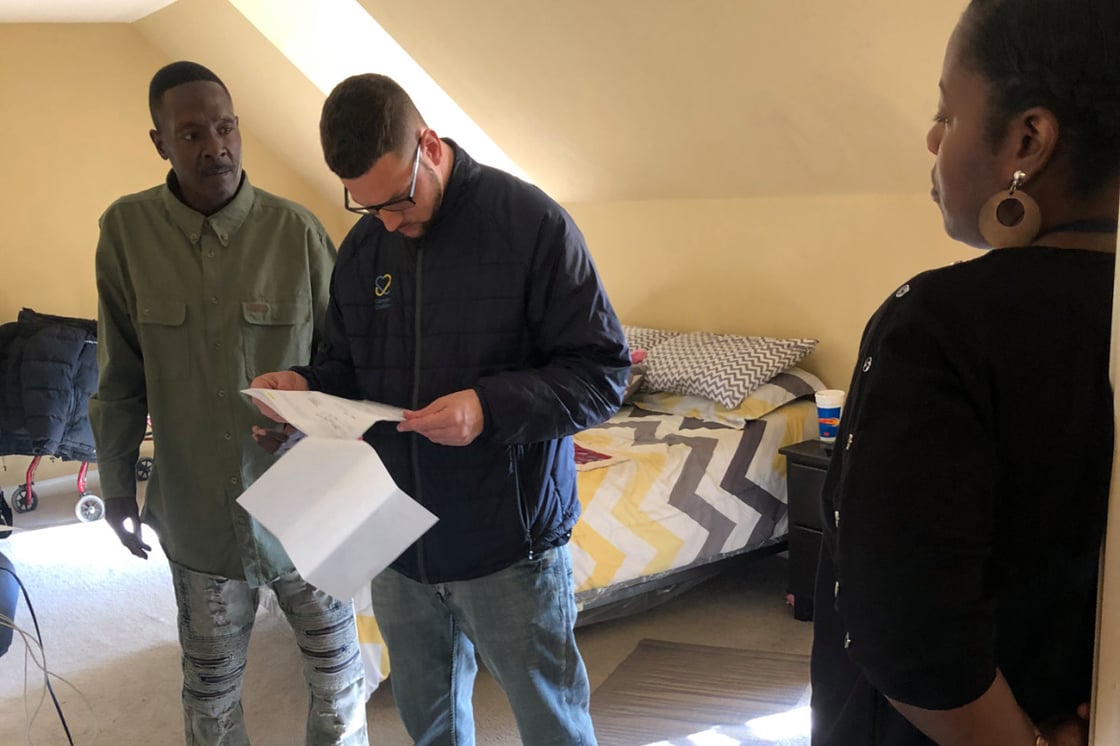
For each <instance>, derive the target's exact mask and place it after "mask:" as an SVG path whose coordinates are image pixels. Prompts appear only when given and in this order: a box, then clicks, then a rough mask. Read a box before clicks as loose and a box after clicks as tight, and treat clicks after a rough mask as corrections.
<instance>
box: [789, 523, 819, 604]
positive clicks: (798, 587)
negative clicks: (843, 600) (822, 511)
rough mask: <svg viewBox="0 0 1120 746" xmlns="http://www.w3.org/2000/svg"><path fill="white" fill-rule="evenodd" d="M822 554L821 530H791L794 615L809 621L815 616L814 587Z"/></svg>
mask: <svg viewBox="0 0 1120 746" xmlns="http://www.w3.org/2000/svg"><path fill="white" fill-rule="evenodd" d="M820 554H821V532H820V531H813V530H811V529H807V528H802V527H800V526H796V527H793V528H791V529H790V532H789V592H790V593H792V594H793V616H794V618H795V619H799V620H800V621H803V622H807V621H809V620H811V619H812V618H813V589H814V587H815V586H816V584H817V563H818V561H819V560H820Z"/></svg>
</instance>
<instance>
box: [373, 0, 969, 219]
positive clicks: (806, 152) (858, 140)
mask: <svg viewBox="0 0 1120 746" xmlns="http://www.w3.org/2000/svg"><path fill="white" fill-rule="evenodd" d="M360 2H361V3H362V5H363V6H364V7H365V8H366V9H367V10H369V12H370V14H371V15H372V16H373V17H374V18H376V19H377V21H378V22H379V23H380V24H381V25H382V26H383V27H385V29H386V30H387V31H388V32H389V33H390V34H392V35H393V36H394V37H395V38H396V39H397V41H398V42H400V44H401V45H402V46H403V47H404V48H405V49H407V50H408V51H409V53H410V54H411V55H412V56H413V57H414V58H415V59H416V60H417V61H418V62H419V63H420V64H421V65H422V66H423V67H424V68H425V69H426V70H427V71H428V73H429V74H430V75H431V76H432V77H433V78H435V79H436V80H437V81H439V83H440V85H441V86H443V88H444V89H445V90H446V91H447V92H448V93H449V94H450V95H451V96H452V98H455V99H456V100H458V101H459V103H460V105H462V106H464V107H465V108H466V109H467V113H468V114H470V115H471V116H472V117H474V118H475V120H476V121H478V123H479V124H480V125H481V126H482V128H483V129H484V130H486V131H487V132H488V133H489V134H490V136H491V137H493V138H494V139H495V140H496V141H497V142H498V143H499V144H500V145H501V146H502V147H503V148H504V149H505V151H506V152H507V153H508V154H509V155H510V156H511V157H512V158H513V159H514V160H515V161H517V162H518V163H519V164H520V165H521V166H522V168H524V169H525V170H526V171H527V172H528V173H529V174H531V175H535V176H538V175H539V178H538V180H539V181H540V182H541V183H542V184H543V183H544V182H545V180H547V182H548V185H549V187H550V188H551V189H553V190H555V191H556V192H557V193H559V194H563V195H565V196H566V197H567V198H568V199H571V200H577V201H603V200H620V199H627V200H629V199H690V198H723V197H756V196H775V195H804V194H852V193H897V192H908V193H913V192H921V191H925V190H928V186H929V182H928V178H926V174H928V171H929V167H930V157H929V155H928V153H926V152H925V146H924V135H925V132H926V129H927V128H928V124H929V122H930V119H931V117H932V115H933V113H934V109H935V106H936V103H937V80H938V77H939V75H940V71H941V58H942V54H943V52H944V48H945V42H946V40H947V38H948V35H949V32H950V30H951V29H952V27H953V25H954V24H955V22H956V20H957V18H958V16H959V14H960V11H961V10H962V9H963V7H964V2H956V1H954V0H943V1H942V2H937V3H913V2H898V0H841V1H840V2H826V1H825V0H693V1H692V2H680V1H679V0H564V1H563V2H524V1H523V0H474V1H473V2H469V3H456V2H441V0H410V1H409V2H406V3H401V2H397V1H395V0H360Z"/></svg>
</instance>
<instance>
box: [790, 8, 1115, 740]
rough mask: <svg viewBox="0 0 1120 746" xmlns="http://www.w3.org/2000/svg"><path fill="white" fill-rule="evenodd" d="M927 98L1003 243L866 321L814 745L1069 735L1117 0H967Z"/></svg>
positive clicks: (1091, 503) (829, 550)
mask: <svg viewBox="0 0 1120 746" xmlns="http://www.w3.org/2000/svg"><path fill="white" fill-rule="evenodd" d="M940 88H941V100H940V104H939V106H938V111H937V116H936V118H935V121H934V124H933V127H932V129H931V130H930V133H929V136H928V145H929V149H930V151H931V152H932V153H933V154H934V155H935V156H936V161H935V165H934V168H933V173H932V180H933V192H932V194H933V198H934V201H935V202H937V204H938V205H939V206H940V208H941V212H942V215H943V217H944V223H945V229H946V231H947V232H948V234H949V235H950V236H951V237H953V238H955V239H957V240H959V241H963V242H964V243H967V244H970V245H972V246H976V247H978V248H986V249H987V248H991V249H995V250H993V251H990V252H988V253H987V254H985V255H984V256H981V257H979V258H977V259H974V260H972V261H968V262H963V263H958V264H956V265H953V266H950V267H945V268H943V269H938V270H933V271H930V272H926V273H924V274H921V275H918V276H917V277H915V278H913V279H911V280H910V281H909V282H907V283H905V284H903V285H901V286H900V287H898V288H897V289H896V290H895V291H894V292H892V293H891V295H890V296H889V297H888V299H887V300H886V302H885V303H884V304H883V305H882V306H881V307H880V308H879V310H878V311H877V312H876V313H875V315H874V316H873V317H872V319H871V321H870V322H869V323H868V325H867V328H866V330H865V332H864V336H863V340H862V342H861V345H860V353H859V359H858V362H857V367H856V370H855V374H854V377H853V379H852V382H851V385H850V389H849V394H848V406H847V409H846V410H845V412H844V418H843V422H842V426H841V430H840V435H839V437H838V439H837V443H836V451H835V454H834V456H833V459H832V463H831V466H830V469H829V472H828V478H827V480H826V483H825V487H824V495H823V501H824V505H823V510H824V519H825V520H824V526H825V529H824V542H823V549H822V556H821V565H820V570H819V574H818V580H817V589H816V598H817V604H816V607H817V610H818V611H817V617H816V622H815V624H816V626H815V639H814V643H813V659H812V678H813V702H812V705H813V744H814V745H815V746H825V745H829V746H831V745H833V744H835V745H836V746H863V745H864V744H876V745H878V744H889V745H891V746H894V745H895V744H928V743H931V742H936V743H941V744H984V745H985V746H989V745H998V746H1018V745H1021V746H1032V745H1033V744H1036V743H1040V744H1041V743H1052V744H1059V743H1080V742H1083V739H1084V738H1085V727H1084V722H1083V721H1080V720H1079V718H1078V717H1077V707H1078V705H1079V704H1081V703H1084V702H1086V701H1088V698H1089V694H1090V689H1091V683H1092V682H1091V679H1092V657H1093V640H1094V625H1095V616H1096V592H1097V563H1098V557H1099V550H1100V545H1101V539H1102V528H1103V526H1104V516H1105V510H1106V504H1107V500H1108V486H1109V472H1110V467H1111V458H1112V440H1113V435H1112V433H1113V419H1112V394H1111V390H1110V387H1109V381H1108V361H1109V338H1110V334H1109V328H1110V320H1111V300H1112V285H1113V264H1114V256H1115V246H1116V217H1117V202H1118V199H1120V186H1118V184H1120V2H1118V1H1117V0H972V2H971V3H970V4H969V6H968V8H967V9H966V10H965V12H964V14H963V16H962V17H961V20H960V23H959V24H958V26H957V28H956V30H955V31H954V33H953V35H952V37H951V38H950V40H949V44H948V48H947V50H946V54H945V62H944V67H943V69H942V75H941V84H940ZM1032 198H1033V199H1032Z"/></svg>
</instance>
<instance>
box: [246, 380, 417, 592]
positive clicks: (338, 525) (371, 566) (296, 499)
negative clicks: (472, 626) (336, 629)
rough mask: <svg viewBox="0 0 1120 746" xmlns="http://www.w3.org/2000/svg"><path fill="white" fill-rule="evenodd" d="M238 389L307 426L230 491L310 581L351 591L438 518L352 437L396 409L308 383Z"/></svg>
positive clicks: (394, 416) (297, 424)
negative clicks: (247, 482) (240, 489)
mask: <svg viewBox="0 0 1120 746" xmlns="http://www.w3.org/2000/svg"><path fill="white" fill-rule="evenodd" d="M244 393H246V394H249V395H251V396H255V397H257V398H259V399H261V400H262V401H264V402H265V403H266V404H268V406H270V407H272V408H273V409H274V410H275V411H276V412H277V413H278V414H280V415H281V416H282V417H284V418H285V419H287V420H288V422H290V423H291V424H292V425H294V426H295V427H297V428H299V429H300V430H301V431H303V432H305V433H308V434H307V436H306V437H304V438H303V439H301V440H300V441H299V442H298V443H296V444H295V445H294V446H292V447H291V449H290V450H289V451H287V452H286V453H285V454H284V455H283V456H281V457H280V458H279V459H278V460H277V461H276V463H275V464H273V465H272V466H271V467H270V468H269V469H268V471H266V472H265V473H264V474H262V475H261V477H260V478H259V479H258V480H257V481H256V482H254V483H253V484H252V485H251V486H250V487H249V489H247V490H245V492H244V493H242V495H241V497H239V498H238V499H237V501H238V502H239V503H241V505H242V507H244V508H245V509H246V510H247V511H249V514H250V515H252V516H253V518H255V519H256V520H258V521H259V522H260V523H261V525H263V526H264V527H265V528H267V529H268V530H269V531H271V532H272V533H273V534H274V535H275V536H276V538H277V539H279V540H280V544H281V545H282V546H283V547H284V549H285V550H286V551H287V552H288V556H289V557H291V558H292V562H293V564H295V566H296V570H298V571H299V574H300V575H302V576H303V578H304V579H305V580H307V581H308V582H309V583H311V584H312V585H315V586H316V587H318V588H321V589H322V590H324V591H326V592H327V593H329V594H331V595H332V596H334V597H335V598H351V597H352V596H354V595H355V594H356V593H358V592H359V591H360V590H361V589H362V587H363V586H364V585H366V584H368V583H369V581H370V580H372V579H373V577H374V576H376V575H377V574H378V573H380V572H381V571H382V570H384V569H385V568H386V567H388V566H389V564H390V563H391V562H392V561H393V560H395V559H396V558H397V557H399V556H400V555H401V553H402V552H403V551H404V550H405V549H407V548H408V547H409V546H410V545H411V544H412V543H413V542H414V541H416V540H417V539H418V538H420V537H421V536H422V535H423V534H424V532H425V531H427V530H428V529H429V528H431V527H432V526H433V525H434V524H435V522H436V521H437V520H438V519H437V518H436V516H434V515H432V513H430V512H429V511H428V510H427V509H425V508H424V507H423V506H422V505H420V504H419V503H417V502H416V501H415V500H413V499H412V498H411V497H409V496H408V495H406V494H405V493H404V492H402V491H401V490H400V488H399V487H397V485H396V483H395V482H394V481H393V478H392V477H391V476H390V475H389V472H388V470H387V469H386V468H385V465H384V464H383V463H382V462H381V459H380V457H378V455H377V452H376V451H374V450H373V448H371V447H370V445H369V444H368V443H366V442H365V441H362V440H358V438H359V437H360V436H361V434H362V433H364V432H365V431H366V430H368V429H369V428H370V426H371V425H372V424H373V423H374V422H376V421H378V420H384V419H388V420H400V419H402V416H401V415H400V414H399V413H400V411H401V410H399V409H394V408H393V407H388V406H386V405H383V404H376V403H374V402H355V401H350V400H347V399H339V398H338V397H328V396H327V395H326V394H320V395H319V396H317V397H312V396H309V395H310V394H318V393H319V392H310V391H272V390H266V389H248V390H246V391H245V392H244ZM262 394H265V395H262ZM273 394H279V395H280V396H270V395H273ZM288 394H298V395H300V396H287V395H288ZM347 405H371V406H347ZM316 433H334V435H328V436H325V437H324V436H322V435H317V434H316Z"/></svg>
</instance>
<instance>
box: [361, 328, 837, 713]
mask: <svg viewBox="0 0 1120 746" xmlns="http://www.w3.org/2000/svg"><path fill="white" fill-rule="evenodd" d="M646 331H649V332H653V331H658V330H641V329H636V328H634V327H627V336H628V337H629V339H630V344H631V348H632V349H642V350H648V354H649V357H648V359H647V361H646V364H645V365H641V366H635V376H636V377H640V378H638V385H635V386H634V387H633V389H634V390H633V391H632V392H631V393H629V395H628V397H627V399H628V403H627V404H625V405H624V406H623V407H622V409H620V410H619V412H618V413H617V414H615V416H613V417H611V418H610V419H609V420H608V421H606V422H604V423H602V424H601V425H599V426H597V427H593V428H590V429H588V430H585V431H583V432H581V433H578V434H577V435H576V436H575V443H576V462H577V470H578V490H579V499H580V503H581V505H582V507H583V514H582V516H581V518H580V521H579V523H577V525H576V527H575V529H574V530H573V532H572V539H571V542H570V544H569V547H570V549H571V553H572V564H573V574H574V584H575V590H576V603H577V606H578V608H579V610H580V613H579V621H578V624H580V625H583V624H589V623H593V622H598V621H603V620H606V619H611V618H616V617H619V616H623V615H626V614H630V613H634V612H637V611H641V610H644V609H647V608H650V607H651V606H653V605H656V604H657V603H661V602H663V601H665V600H667V599H669V598H672V597H674V596H675V595H678V594H679V593H681V592H683V591H685V590H687V589H688V588H691V587H693V586H694V585H696V584H697V583H698V582H701V581H703V580H704V579H706V578H708V577H711V576H712V575H713V574H715V573H716V572H718V571H719V569H720V567H721V566H723V565H725V564H726V563H727V562H728V561H731V560H732V559H733V558H740V557H745V556H751V555H754V554H760V553H769V552H772V551H780V550H781V549H783V548H784V544H785V537H786V534H787V530H788V515H787V505H786V468H785V458H784V457H783V456H781V455H780V454H779V453H778V449H780V448H782V447H784V446H786V445H790V444H792V443H797V442H800V441H802V440H806V439H808V438H811V437H814V436H815V434H816V428H817V416H816V407H815V405H814V404H813V402H812V394H813V392H814V391H816V390H819V389H822V388H825V386H824V384H823V383H822V382H821V381H820V380H819V379H818V378H816V377H815V376H813V375H812V374H811V373H809V372H807V371H805V370H803V369H801V368H798V367H796V366H795V365H793V364H792V363H791V361H792V362H793V363H796V362H797V361H799V360H800V359H801V358H802V357H804V356H805V355H806V354H808V351H806V350H804V349H799V350H798V351H793V352H790V353H789V354H785V355H775V356H773V359H772V360H770V361H768V362H767V364H766V365H765V366H762V368H760V369H759V370H758V371H756V372H752V374H751V376H748V378H749V380H747V381H746V382H745V383H744V382H740V383H737V384H736V385H737V386H739V389H740V390H746V391H747V394H746V395H745V396H742V397H740V398H738V400H736V396H737V394H734V393H733V394H732V395H731V396H727V395H722V394H726V392H725V391H719V390H713V389H711V388H710V387H711V385H712V383H711V380H710V379H711V378H712V377H713V376H712V375H711V374H710V371H711V370H713V367H712V366H713V365H716V366H718V365H719V364H720V361H719V360H716V361H713V360H712V359H711V357H710V355H709V356H707V357H706V356H705V355H703V354H699V355H698V354H697V352H696V350H695V349H691V350H688V351H687V352H686V353H685V355H684V357H686V358H688V360H689V361H690V363H689V365H693V364H695V365H699V366H701V367H703V368H704V369H705V371H706V372H705V375H704V376H702V378H703V381H702V382H701V383H700V384H699V386H700V388H696V387H691V386H688V385H681V384H679V383H675V382H672V381H667V380H666V379H665V378H664V376H661V377H658V376H657V375H656V371H657V370H658V369H661V370H662V371H663V370H664V369H666V368H667V367H672V366H671V365H670V363H671V362H672V356H669V357H668V358H667V357H666V356H664V355H661V354H659V351H661V350H662V346H663V345H664V344H666V343H667V342H669V341H672V340H673V338H674V336H676V335H677V334H678V333H676V332H659V334H658V335H653V336H652V337H651V336H649V335H645V334H643V332H646ZM659 335H672V336H659ZM681 336H684V335H681ZM709 336H711V335H709ZM719 336H721V337H726V336H727V335H719ZM738 339H742V338H738ZM799 342H800V343H802V344H801V347H806V346H807V347H808V350H811V349H812V346H813V345H815V340H799ZM808 343H811V344H808ZM682 344H683V343H677V344H676V346H677V347H680V346H681V345H682ZM742 352H743V351H742V350H741V349H739V350H736V351H735V352H733V353H730V354H735V355H737V356H741V354H742ZM770 352H773V351H772V350H771V351H770ZM755 353H757V350H755V351H753V352H752V353H751V355H755ZM720 354H721V355H726V354H729V353H726V352H724V353H720ZM677 357H678V358H680V356H679V355H678V356H677ZM736 361H737V363H738V362H740V361H739V357H737V358H736ZM678 367H679V366H678ZM684 367H688V366H684ZM741 374H742V370H739V371H738V373H736V374H735V376H738V377H740V378H742V375H741ZM735 376H733V377H735ZM651 378H652V379H653V380H652V381H650V379H651ZM760 381H761V383H760ZM705 387H708V388H705ZM717 388H718V387H717ZM729 405H732V406H729ZM355 604H356V608H357V613H358V628H359V639H360V642H361V645H362V655H363V660H364V661H365V666H366V674H367V677H366V678H367V682H368V683H367V687H368V690H369V691H372V689H373V688H376V686H377V684H378V683H379V682H380V681H381V680H383V679H384V678H385V677H386V676H387V675H388V668H389V666H388V658H387V655H386V653H385V649H384V645H383V643H382V640H381V636H380V633H379V632H378V630H377V624H376V621H375V620H374V618H373V612H372V609H371V606H370V602H369V596H368V591H367V592H366V593H365V594H363V595H362V596H361V597H359V598H357V599H355Z"/></svg>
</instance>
